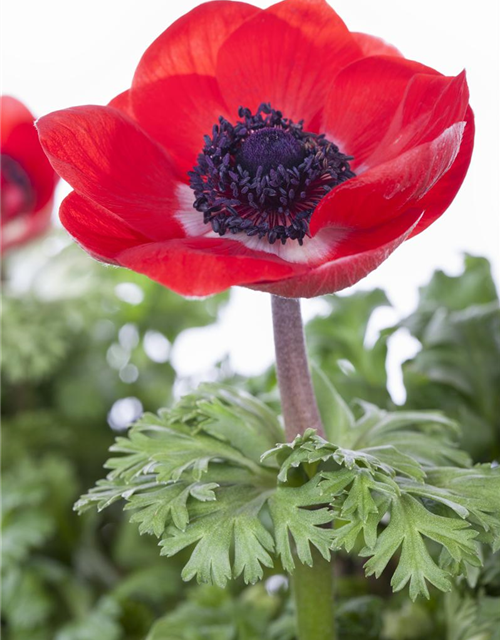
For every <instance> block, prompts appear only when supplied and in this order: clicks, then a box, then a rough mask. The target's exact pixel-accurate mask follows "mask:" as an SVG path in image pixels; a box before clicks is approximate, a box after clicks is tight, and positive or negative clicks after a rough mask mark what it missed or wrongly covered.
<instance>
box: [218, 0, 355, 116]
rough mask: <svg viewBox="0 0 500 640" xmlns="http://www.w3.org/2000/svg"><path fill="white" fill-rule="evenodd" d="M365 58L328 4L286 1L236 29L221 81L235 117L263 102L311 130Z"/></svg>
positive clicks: (223, 57)
mask: <svg viewBox="0 0 500 640" xmlns="http://www.w3.org/2000/svg"><path fill="white" fill-rule="evenodd" d="M360 56H361V50H360V49H359V47H358V46H357V45H356V43H355V42H354V40H353V38H352V37H351V34H350V33H349V31H348V30H347V28H346V26H345V25H344V23H343V22H342V20H341V19H340V18H339V17H338V16H337V14H336V13H335V12H334V11H333V9H332V8H331V7H330V6H329V5H328V4H327V3H326V2H324V1H323V0H285V2H280V3H279V4H276V5H273V6H271V7H270V8H269V9H267V10H266V11H263V12H261V13H259V14H257V15H256V16H254V17H253V18H251V19H250V20H248V21H247V22H245V23H244V24H243V25H242V26H241V27H240V28H239V29H237V30H236V31H235V32H234V33H233V34H232V35H231V36H230V37H229V38H228V39H227V40H226V42H225V43H224V44H223V45H222V47H221V49H220V52H219V58H218V61H217V73H216V76H217V79H218V81H219V85H220V87H221V91H222V95H223V96H224V99H225V101H226V103H227V105H228V107H229V111H230V113H232V114H233V113H236V111H237V109H238V107H239V106H245V107H249V108H250V109H252V110H255V109H256V108H257V107H258V106H259V104H261V103H262V102H270V103H271V105H272V106H273V107H274V108H276V109H280V110H282V111H283V113H284V115H285V116H286V117H289V118H292V119H293V120H296V121H298V120H301V119H304V120H305V126H306V128H309V125H310V122H311V120H312V119H313V117H314V116H315V114H316V113H317V112H318V111H319V110H320V109H321V107H322V105H323V103H324V100H325V98H326V95H327V92H328V89H329V87H330V85H331V83H332V80H333V78H334V76H335V75H336V74H337V73H338V72H339V71H340V69H342V68H343V67H344V66H346V65H347V64H349V63H350V62H352V61H353V60H355V59H357V58H359V57H360Z"/></svg>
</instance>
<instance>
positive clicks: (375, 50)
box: [351, 31, 404, 58]
mask: <svg viewBox="0 0 500 640" xmlns="http://www.w3.org/2000/svg"><path fill="white" fill-rule="evenodd" d="M351 35H352V37H353V38H354V40H355V41H356V42H357V44H358V45H359V46H360V47H361V51H362V52H363V55H365V56H397V57H398V58H402V57H404V56H403V54H402V53H401V52H400V51H399V50H398V49H396V47H394V46H393V45H392V44H389V43H388V42H386V41H385V40H382V38H377V37H376V36H370V35H368V34H367V33H356V32H352V31H351Z"/></svg>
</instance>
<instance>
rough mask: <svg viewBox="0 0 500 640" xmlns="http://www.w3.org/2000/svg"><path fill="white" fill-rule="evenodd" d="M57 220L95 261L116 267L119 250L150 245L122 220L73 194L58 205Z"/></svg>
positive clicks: (141, 235)
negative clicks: (58, 218) (59, 206)
mask: <svg viewBox="0 0 500 640" xmlns="http://www.w3.org/2000/svg"><path fill="white" fill-rule="evenodd" d="M59 217H60V220H61V222H62V224H63V225H64V227H65V228H66V229H67V231H68V232H69V233H70V234H71V235H72V236H73V237H74V238H75V240H76V241H77V242H78V243H79V244H80V245H81V246H82V247H83V248H84V249H85V250H86V251H88V253H90V254H91V255H92V256H93V257H94V258H97V259H98V260H102V261H104V262H109V263H112V264H118V262H117V256H118V254H120V253H121V252H122V251H125V250H126V249H130V248H131V247H135V246H137V245H141V244H144V243H146V242H150V239H149V238H147V237H146V236H145V235H143V234H141V233H140V232H138V231H136V230H135V229H132V227H129V226H128V225H127V224H126V222H124V220H123V219H122V218H119V217H118V216H117V215H115V214H114V213H112V212H111V211H109V210H108V209H105V208H104V207H102V206H100V205H98V204H97V203H95V202H93V201H92V200H89V199H88V198H85V197H83V196H79V195H78V194H77V193H76V192H75V191H72V192H71V193H70V194H69V195H68V196H66V198H65V199H64V200H63V202H62V204H61V208H60V209H59Z"/></svg>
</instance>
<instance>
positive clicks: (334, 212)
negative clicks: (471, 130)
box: [311, 123, 464, 235]
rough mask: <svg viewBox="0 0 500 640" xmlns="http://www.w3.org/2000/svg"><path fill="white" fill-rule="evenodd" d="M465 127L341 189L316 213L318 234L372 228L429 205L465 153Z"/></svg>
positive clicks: (461, 125)
mask: <svg viewBox="0 0 500 640" xmlns="http://www.w3.org/2000/svg"><path fill="white" fill-rule="evenodd" d="M463 130H464V123H457V124H455V125H453V126H452V127H450V128H449V129H447V130H446V131H445V132H444V133H443V134H441V136H439V137H438V138H436V140H433V141H432V142H428V143H426V144H423V145H420V146H419V147H416V148H415V149H411V150H410V151H408V152H406V153H404V154H403V155H401V156H398V157H397V158H395V159H394V160H391V161H390V162H386V163H384V164H381V165H378V166H376V167H374V168H372V169H369V170H368V171H366V173H363V174H361V175H359V176H357V177H356V178H352V179H351V180H348V181H347V182H344V183H343V184H341V185H339V186H338V187H336V188H335V189H334V190H333V191H332V192H331V193H330V194H329V195H328V196H327V197H326V198H324V199H323V200H322V201H321V202H320V204H319V205H318V207H317V208H316V210H315V212H314V214H313V216H312V219H311V232H312V234H313V235H315V234H316V233H317V231H318V230H319V229H321V228H323V227H326V226H334V227H335V226H338V227H343V228H348V229H368V228H370V227H374V226H377V225H380V224H382V223H385V222H388V221H390V220H391V219H394V218H396V217H399V216H400V215H401V214H402V213H403V212H404V211H407V210H409V209H418V210H419V211H420V213H422V212H423V211H424V209H425V205H423V204H422V202H421V199H422V198H423V197H424V196H425V195H426V194H427V193H428V192H429V190H430V189H432V187H433V186H434V185H435V184H436V183H437V182H438V180H439V179H440V178H442V176H443V175H445V173H446V172H447V171H448V170H449V169H450V167H451V166H452V164H453V162H454V161H455V158H456V157H457V154H458V152H459V149H460V144H461V141H462V134H463ZM457 189H458V187H457Z"/></svg>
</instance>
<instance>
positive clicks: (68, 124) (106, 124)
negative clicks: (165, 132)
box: [37, 106, 184, 240]
mask: <svg viewBox="0 0 500 640" xmlns="http://www.w3.org/2000/svg"><path fill="white" fill-rule="evenodd" d="M37 126H38V131H39V135H40V140H41V143H42V146H43V148H44V149H45V152H46V154H47V156H48V157H49V159H50V161H51V163H52V166H53V167H54V169H55V170H56V171H57V172H58V173H59V175H60V176H62V177H63V178H64V179H65V180H66V181H67V182H69V183H70V185H71V186H72V187H73V188H74V189H75V191H76V192H77V193H79V194H80V195H83V196H85V197H87V198H90V199H91V200H93V201H94V202H96V203H97V204H99V205H101V206H103V207H105V208H106V209H109V210H110V211H112V212H113V213H114V214H116V215H117V216H118V217H119V218H121V219H122V220H124V221H125V222H126V223H127V224H128V225H129V226H130V227H132V228H133V229H135V230H136V231H139V232H140V233H142V234H144V235H145V236H147V237H149V238H151V239H153V240H166V239H169V238H171V237H179V236H182V235H184V232H183V230H182V227H181V225H180V224H179V222H178V221H177V220H176V219H175V217H174V215H173V214H174V213H175V212H176V211H177V209H178V202H177V196H176V186H177V184H178V183H177V181H176V180H175V179H174V178H173V170H172V165H171V162H170V159H169V158H168V156H167V155H166V153H165V151H164V150H163V149H162V148H161V147H160V146H159V145H158V144H157V143H155V142H154V141H153V140H151V138H149V137H148V136H147V134H146V133H145V132H144V131H143V130H142V129H141V128H140V127H138V126H137V125H136V124H135V123H134V122H132V120H130V119H129V118H128V117H127V116H125V115H124V114H122V113H121V112H120V111H117V110H116V109H112V108H110V107H96V106H87V107H74V108H72V109H65V110H63V111H56V112H54V113H51V114H49V115H47V116H44V117H43V118H41V119H40V120H38V122H37Z"/></svg>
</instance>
